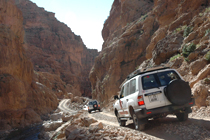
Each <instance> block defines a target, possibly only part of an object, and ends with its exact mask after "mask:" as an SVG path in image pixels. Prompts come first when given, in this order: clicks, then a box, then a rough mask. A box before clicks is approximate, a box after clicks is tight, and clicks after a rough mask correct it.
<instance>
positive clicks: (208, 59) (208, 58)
mask: <svg viewBox="0 0 210 140" xmlns="http://www.w3.org/2000/svg"><path fill="white" fill-rule="evenodd" d="M205 59H206V60H207V61H209V62H210V51H208V52H207V53H206V55H205Z"/></svg>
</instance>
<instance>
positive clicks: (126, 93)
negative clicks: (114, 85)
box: [125, 83, 130, 96]
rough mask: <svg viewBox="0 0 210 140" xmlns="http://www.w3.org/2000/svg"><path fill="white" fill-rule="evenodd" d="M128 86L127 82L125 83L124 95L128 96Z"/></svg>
mask: <svg viewBox="0 0 210 140" xmlns="http://www.w3.org/2000/svg"><path fill="white" fill-rule="evenodd" d="M129 87H130V86H129V83H127V84H126V85H125V96H128V95H129V94H130V88H129Z"/></svg>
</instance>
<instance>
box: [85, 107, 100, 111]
mask: <svg viewBox="0 0 210 140" xmlns="http://www.w3.org/2000/svg"><path fill="white" fill-rule="evenodd" d="M94 110H100V107H97V108H90V109H88V111H94Z"/></svg>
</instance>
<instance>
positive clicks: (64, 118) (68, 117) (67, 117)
mask: <svg viewBox="0 0 210 140" xmlns="http://www.w3.org/2000/svg"><path fill="white" fill-rule="evenodd" d="M73 117H74V115H72V114H70V113H64V114H63V115H62V120H63V122H67V121H69V120H70V119H71V118H73Z"/></svg>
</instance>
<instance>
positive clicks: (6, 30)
mask: <svg viewBox="0 0 210 140" xmlns="http://www.w3.org/2000/svg"><path fill="white" fill-rule="evenodd" d="M0 13H1V14H0V50H1V51H0V130H2V129H3V130H5V129H6V130H7V129H8V130H9V129H11V128H13V127H22V126H26V125H29V124H32V123H38V122H40V121H41V118H40V115H43V114H44V113H47V112H49V111H52V110H53V109H55V107H57V104H58V101H57V97H56V95H54V94H52V95H49V94H50V93H49V92H48V93H46V94H45V95H44V94H43V92H44V91H46V90H47V89H43V90H40V89H39V88H34V87H35V85H36V81H34V78H33V77H34V70H33V65H32V63H31V62H30V61H29V60H28V58H27V57H26V53H25V51H24V49H23V40H24V30H23V17H22V13H21V11H20V10H19V9H18V8H17V7H16V6H15V4H14V2H13V1H10V0H2V1H1V2H0ZM40 91H41V92H40ZM42 96H45V97H46V98H49V99H48V100H45V99H44V98H43V99H42V98H40V97H42Z"/></svg>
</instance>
